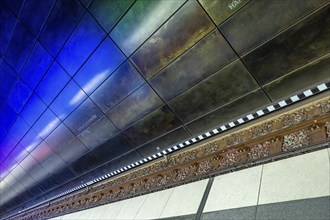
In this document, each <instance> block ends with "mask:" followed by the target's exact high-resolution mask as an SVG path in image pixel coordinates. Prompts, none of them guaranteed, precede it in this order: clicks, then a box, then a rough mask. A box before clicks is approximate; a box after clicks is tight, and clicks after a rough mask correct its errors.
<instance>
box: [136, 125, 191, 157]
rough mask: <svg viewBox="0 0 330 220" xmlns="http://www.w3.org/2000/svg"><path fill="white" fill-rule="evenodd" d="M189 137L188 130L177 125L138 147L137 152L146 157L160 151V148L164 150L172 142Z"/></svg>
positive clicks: (172, 143) (171, 144)
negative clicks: (175, 127)
mask: <svg viewBox="0 0 330 220" xmlns="http://www.w3.org/2000/svg"><path fill="white" fill-rule="evenodd" d="M189 137H190V134H189V132H188V131H187V130H186V129H185V128H183V127H179V128H177V129H175V130H174V131H171V132H169V133H167V134H165V135H163V136H161V137H159V138H157V139H156V140H154V141H151V142H150V143H147V144H145V145H143V146H141V147H139V148H138V150H137V151H138V152H139V153H140V154H141V155H142V156H143V157H144V158H146V157H148V156H150V155H152V154H156V153H158V152H161V151H162V150H166V149H168V148H169V147H171V146H173V145H174V144H176V143H178V142H180V141H182V140H185V139H187V138H189Z"/></svg>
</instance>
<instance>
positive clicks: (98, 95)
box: [91, 62, 143, 112]
mask: <svg viewBox="0 0 330 220" xmlns="http://www.w3.org/2000/svg"><path fill="white" fill-rule="evenodd" d="M142 83H143V78H142V77H141V75H140V74H139V72H138V71H137V70H136V69H135V68H134V67H133V65H132V64H131V63H130V62H125V63H124V64H123V65H122V66H121V67H120V68H119V69H118V70H117V71H116V72H115V73H113V75H111V76H110V77H109V78H108V79H107V80H106V81H105V82H104V83H103V84H102V85H101V86H100V87H99V88H98V89H96V90H95V92H94V93H93V94H92V95H91V98H92V99H93V100H94V102H95V103H96V104H97V105H98V106H99V107H100V108H101V110H102V111H103V112H107V111H108V110H109V109H111V108H113V107H114V106H115V105H116V104H118V102H120V101H121V100H122V99H124V98H125V97H126V96H127V95H129V94H130V93H131V92H132V91H134V90H135V89H136V88H137V87H138V86H140V85H141V84H142Z"/></svg>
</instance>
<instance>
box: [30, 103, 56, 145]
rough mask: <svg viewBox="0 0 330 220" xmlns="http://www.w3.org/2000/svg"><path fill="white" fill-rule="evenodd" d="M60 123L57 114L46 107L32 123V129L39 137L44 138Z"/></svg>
mask: <svg viewBox="0 0 330 220" xmlns="http://www.w3.org/2000/svg"><path fill="white" fill-rule="evenodd" d="M60 123H61V121H60V120H59V119H58V118H57V116H56V115H55V114H54V113H53V112H52V111H51V110H50V109H47V110H46V111H45V112H44V113H43V114H42V115H41V116H40V118H39V119H38V121H37V122H36V123H35V124H34V125H33V127H32V129H33V130H35V131H36V132H37V133H38V135H39V136H40V137H41V138H43V139H45V138H46V137H47V136H48V135H49V134H50V133H51V132H52V131H53V130H54V129H55V128H56V127H57V126H58V125H59V124H60Z"/></svg>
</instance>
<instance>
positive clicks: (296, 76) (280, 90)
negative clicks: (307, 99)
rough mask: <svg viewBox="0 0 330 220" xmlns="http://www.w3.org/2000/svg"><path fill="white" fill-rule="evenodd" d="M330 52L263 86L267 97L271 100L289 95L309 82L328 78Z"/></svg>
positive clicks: (312, 82) (329, 77) (322, 80)
mask: <svg viewBox="0 0 330 220" xmlns="http://www.w3.org/2000/svg"><path fill="white" fill-rule="evenodd" d="M329 70H330V54H327V55H326V56H324V57H322V58H320V59H317V60H316V61H313V62H311V63H309V64H307V65H306V66H304V67H303V68H299V69H297V70H295V71H294V72H292V73H289V74H287V75H285V76H284V77H281V78H279V79H277V80H275V81H273V82H271V83H269V84H268V85H266V86H265V87H264V89H265V91H266V92H267V94H268V95H269V97H270V98H271V99H273V100H279V99H283V98H285V97H288V96H291V95H293V94H294V93H296V91H301V90H303V89H305V88H306V87H308V85H311V84H317V83H321V82H324V81H329V80H330V74H329Z"/></svg>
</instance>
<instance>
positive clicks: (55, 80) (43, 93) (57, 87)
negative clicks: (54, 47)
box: [36, 62, 70, 105]
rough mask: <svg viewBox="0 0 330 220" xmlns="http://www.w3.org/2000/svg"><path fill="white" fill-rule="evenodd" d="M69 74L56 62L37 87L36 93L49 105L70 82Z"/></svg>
mask: <svg viewBox="0 0 330 220" xmlns="http://www.w3.org/2000/svg"><path fill="white" fill-rule="evenodd" d="M69 80H70V77H69V75H68V74H67V73H66V72H65V71H64V70H63V68H62V67H61V66H60V65H59V64H58V63H57V62H54V63H53V64H52V66H51V67H50V68H49V70H48V72H47V74H46V75H45V76H44V78H43V79H42V81H41V82H40V84H39V86H38V87H37V89H36V94H37V95H38V96H39V97H40V98H41V99H42V100H43V101H44V102H45V104H47V105H49V104H50V103H52V101H53V100H54V99H55V97H56V96H57V95H58V93H59V92H60V91H61V90H62V89H63V88H64V86H65V85H66V84H67V83H68V82H69Z"/></svg>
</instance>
